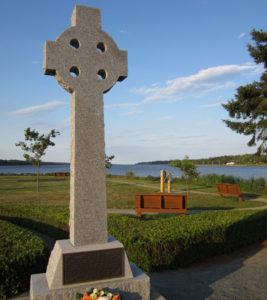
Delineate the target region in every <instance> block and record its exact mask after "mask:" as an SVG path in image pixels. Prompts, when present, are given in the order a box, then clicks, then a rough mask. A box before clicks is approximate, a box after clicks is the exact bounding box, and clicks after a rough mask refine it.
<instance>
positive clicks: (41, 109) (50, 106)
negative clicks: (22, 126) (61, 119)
mask: <svg viewBox="0 0 267 300" xmlns="http://www.w3.org/2000/svg"><path fill="white" fill-rule="evenodd" d="M63 105H66V103H65V102H63V101H51V102H47V103H45V104H41V105H35V106H29V107H26V108H22V109H18V110H14V111H11V112H9V113H8V114H10V115H13V116H16V117H32V116H36V114H40V113H47V112H50V111H53V110H54V109H55V108H57V107H59V106H63Z"/></svg>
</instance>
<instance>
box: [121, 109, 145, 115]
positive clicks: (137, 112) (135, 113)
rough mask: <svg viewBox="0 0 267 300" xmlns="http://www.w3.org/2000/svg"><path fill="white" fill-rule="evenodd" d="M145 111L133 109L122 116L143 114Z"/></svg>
mask: <svg viewBox="0 0 267 300" xmlns="http://www.w3.org/2000/svg"><path fill="white" fill-rule="evenodd" d="M143 112H144V111H143V110H132V111H128V112H127V113H122V114H121V116H130V115H137V114H142V113H143Z"/></svg>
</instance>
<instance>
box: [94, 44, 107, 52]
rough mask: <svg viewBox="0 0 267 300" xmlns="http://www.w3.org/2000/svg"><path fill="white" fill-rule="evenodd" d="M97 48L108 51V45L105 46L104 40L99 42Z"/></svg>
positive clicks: (100, 50)
mask: <svg viewBox="0 0 267 300" xmlns="http://www.w3.org/2000/svg"><path fill="white" fill-rule="evenodd" d="M96 47H97V50H98V51H99V52H105V51H106V46H105V44H104V43H102V42H99V43H98V44H97V46H96Z"/></svg>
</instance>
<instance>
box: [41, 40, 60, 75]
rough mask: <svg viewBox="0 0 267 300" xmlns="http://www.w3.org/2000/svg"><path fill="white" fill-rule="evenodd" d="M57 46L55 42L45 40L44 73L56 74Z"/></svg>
mask: <svg viewBox="0 0 267 300" xmlns="http://www.w3.org/2000/svg"><path fill="white" fill-rule="evenodd" d="M56 61H57V46H56V43H55V42H52V41H46V42H45V45H44V64H43V71H44V74H45V75H51V76H55V75H56Z"/></svg>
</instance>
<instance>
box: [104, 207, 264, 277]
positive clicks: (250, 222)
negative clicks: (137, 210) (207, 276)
mask: <svg viewBox="0 0 267 300" xmlns="http://www.w3.org/2000/svg"><path fill="white" fill-rule="evenodd" d="M108 225H109V227H108V228H109V234H111V235H113V236H114V237H115V238H116V239H118V240H119V241H121V242H122V243H123V244H124V246H125V249H126V251H127V254H128V257H129V259H130V261H132V262H134V263H135V264H136V265H138V266H139V267H140V268H141V269H142V270H144V271H146V272H151V271H158V270H163V269H176V268H178V267H184V266H188V265H190V264H192V263H195V262H199V261H201V260H203V259H206V258H209V257H213V256H215V255H220V254H224V253H229V252H231V251H233V250H235V249H238V248H241V247H243V246H246V245H249V244H252V243H254V242H258V241H262V240H264V239H265V238H267V210H265V211H217V212H206V213H201V214H197V215H186V216H183V217H181V216H167V217H165V216H162V217H158V216H145V217H144V218H142V219H138V218H136V217H134V216H126V215H124V216H122V215H121V216H118V215H109V217H108Z"/></svg>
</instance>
